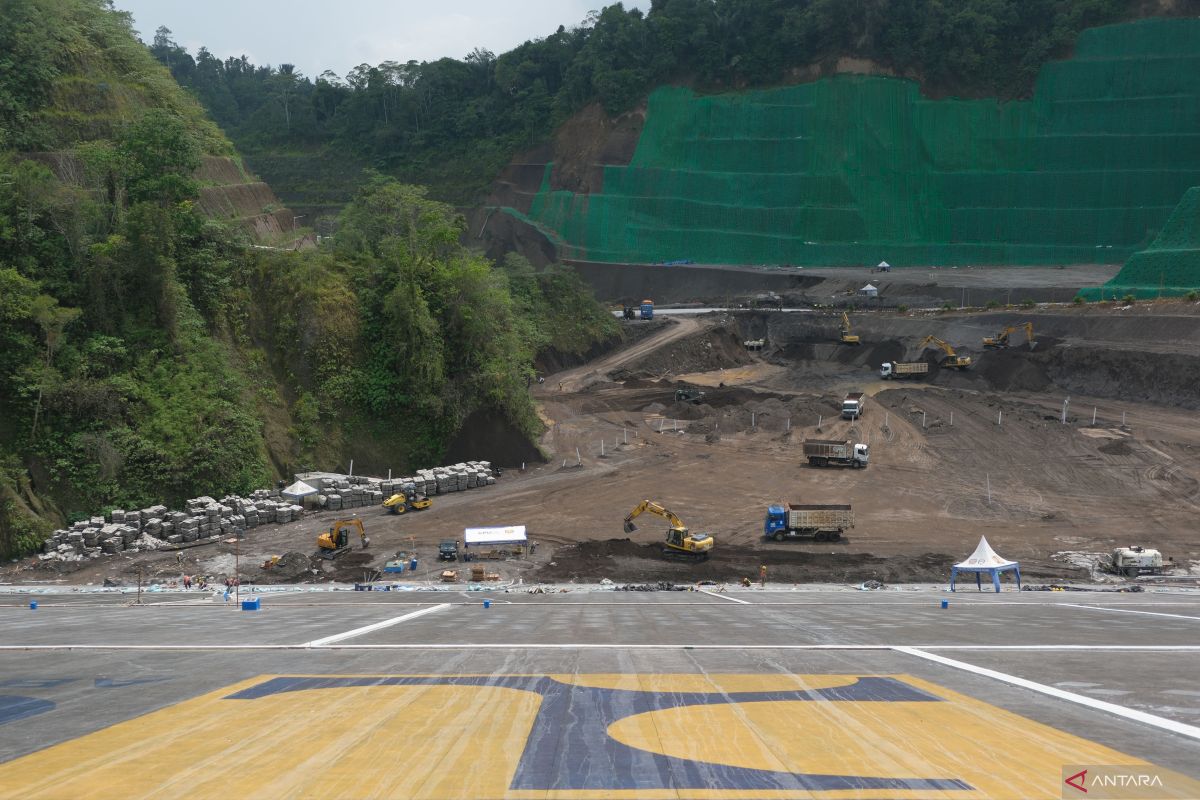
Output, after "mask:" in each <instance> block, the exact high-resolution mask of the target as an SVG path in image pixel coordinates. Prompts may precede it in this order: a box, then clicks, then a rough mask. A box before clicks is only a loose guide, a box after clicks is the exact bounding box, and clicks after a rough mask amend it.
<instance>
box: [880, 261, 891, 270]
mask: <svg viewBox="0 0 1200 800" xmlns="http://www.w3.org/2000/svg"><path fill="white" fill-rule="evenodd" d="M878 269H879V271H880V272H890V271H891V269H892V265H891V264H889V263H887V262H886V261H880V262H879V266H878Z"/></svg>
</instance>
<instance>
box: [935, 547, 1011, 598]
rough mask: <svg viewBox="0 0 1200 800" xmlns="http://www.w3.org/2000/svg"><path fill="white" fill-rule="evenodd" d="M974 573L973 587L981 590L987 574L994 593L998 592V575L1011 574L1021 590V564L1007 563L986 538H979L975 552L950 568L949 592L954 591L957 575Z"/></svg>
mask: <svg viewBox="0 0 1200 800" xmlns="http://www.w3.org/2000/svg"><path fill="white" fill-rule="evenodd" d="M960 572H965V573H968V574H970V573H975V587H976V588H977V589H982V588H983V575H984V573H987V574H989V575H991V576H992V586H994V587H995V589H996V591H997V592H999V591H1000V573H1001V572H1012V573H1013V574H1014V575H1015V576H1016V578H1017V589H1018V590H1020V588H1021V564H1020V562H1017V561H1009V560H1008V559H1007V558H1004V557H1002V556H1000V555H999V554H997V553H996V551H995V550H993V549H992V546H991V545H990V544H988V540H987V537H986V536H980V537H979V544H978V545H977V546H976V547H975V552H974V553H971V555H969V556H967V558H966V559H965V560H963V561H960V562H958V563H957V564H955V565H954V566H953V567H951V568H950V591H952V592H953V591H954V584H955V582H956V581H957V579H958V573H960Z"/></svg>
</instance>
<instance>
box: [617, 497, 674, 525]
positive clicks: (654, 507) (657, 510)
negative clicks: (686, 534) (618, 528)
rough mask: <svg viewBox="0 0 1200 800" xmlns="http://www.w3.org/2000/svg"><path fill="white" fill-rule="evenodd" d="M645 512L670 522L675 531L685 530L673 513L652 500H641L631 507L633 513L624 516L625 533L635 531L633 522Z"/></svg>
mask: <svg viewBox="0 0 1200 800" xmlns="http://www.w3.org/2000/svg"><path fill="white" fill-rule="evenodd" d="M647 511H649V512H650V513H651V514H654V515H655V516H659V517H662V518H663V519H665V520H666V521H667V522H670V523H671V527H672V528H675V529H676V530H683V531H686V530H687V526H686V525H684V524H683V520H681V519H680V518H679V517H678V516H676V515H675V513H674V512H672V511H670V510H668V509H666V508H664V507H663V506H661V505H659V504H658V503H655V502H654V501H653V500H643V501H642V502H640V503H638V504H637V505H636V506H634V507H633V511H630V512H629V514H628V515H626V517H625V532H626V533H633V532H634V531H636V530H637V525H634V524H633V521H634V520H635V519H637V518H638V517H640V516H641V515H642V514H645V513H646V512H647Z"/></svg>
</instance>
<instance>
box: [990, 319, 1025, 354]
mask: <svg viewBox="0 0 1200 800" xmlns="http://www.w3.org/2000/svg"><path fill="white" fill-rule="evenodd" d="M1019 330H1024V331H1025V338H1026V339H1027V340H1028V341H1029V349H1030V350H1032V349H1033V348H1035V347H1037V342H1035V341H1034V340H1033V323H1032V322H1022V323H1021V324H1020V325H1008V326H1006V327H1005V328H1004V330H1002V331H1000V332H999V333H997V334H996V335H995V336H985V337H983V346H984V347H990V348H992V349H994V350H1003V349H1004V348H1006V347H1008V346H1009V341H1008V337H1009V336H1011V335H1012V334H1014V333H1016V332H1017V331H1019Z"/></svg>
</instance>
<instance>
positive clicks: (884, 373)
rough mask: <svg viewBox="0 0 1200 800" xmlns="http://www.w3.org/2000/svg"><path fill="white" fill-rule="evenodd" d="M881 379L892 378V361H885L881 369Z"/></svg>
mask: <svg viewBox="0 0 1200 800" xmlns="http://www.w3.org/2000/svg"><path fill="white" fill-rule="evenodd" d="M879 377H881V378H890V377H892V362H891V361H885V362H883V364H882V365H881V366H880V367H879Z"/></svg>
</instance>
